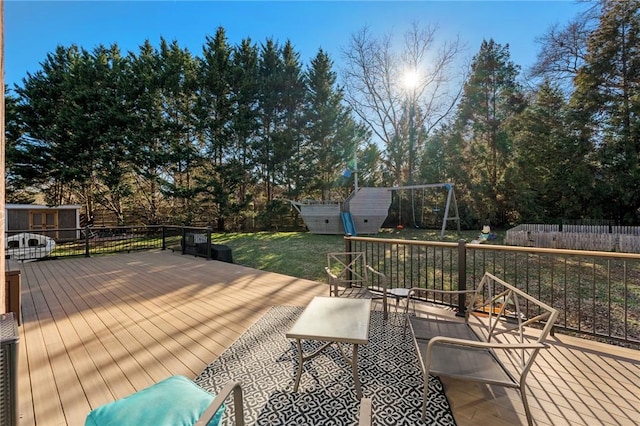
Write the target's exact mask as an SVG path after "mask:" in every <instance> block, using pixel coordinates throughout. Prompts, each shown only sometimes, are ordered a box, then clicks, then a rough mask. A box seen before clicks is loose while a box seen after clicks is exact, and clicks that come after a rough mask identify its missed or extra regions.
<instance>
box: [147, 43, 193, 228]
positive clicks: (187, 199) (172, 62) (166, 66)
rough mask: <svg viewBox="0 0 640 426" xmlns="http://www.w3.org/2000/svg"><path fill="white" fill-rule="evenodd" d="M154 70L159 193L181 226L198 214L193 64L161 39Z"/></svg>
mask: <svg viewBox="0 0 640 426" xmlns="http://www.w3.org/2000/svg"><path fill="white" fill-rule="evenodd" d="M159 58H160V61H159V65H160V68H159V70H158V73H159V78H160V91H159V95H160V101H161V105H162V117H163V119H164V122H163V130H164V132H165V133H164V136H163V143H164V147H163V149H165V150H166V152H167V154H168V158H167V159H168V162H167V169H166V170H165V175H164V176H165V177H164V179H163V192H164V194H165V195H166V196H168V197H169V198H170V199H173V200H175V201H176V203H177V204H176V205H175V206H174V212H173V213H174V215H175V217H178V218H179V220H180V221H181V222H183V223H185V224H190V223H192V222H193V220H194V218H195V217H196V216H197V214H198V212H197V211H196V210H197V209H198V206H199V204H198V200H197V199H196V195H197V193H198V189H197V188H196V187H195V177H194V173H195V171H196V170H197V168H198V167H199V166H200V165H201V161H202V156H201V154H202V137H201V135H200V134H199V133H198V128H197V126H196V120H195V109H196V107H195V105H196V90H195V88H196V87H195V86H196V81H197V79H196V62H195V60H194V58H193V56H192V55H191V53H190V52H189V51H188V50H187V49H182V48H181V47H180V46H179V45H178V43H177V42H176V41H174V42H172V43H171V44H169V43H167V41H166V40H164V39H161V41H160V50H159Z"/></svg>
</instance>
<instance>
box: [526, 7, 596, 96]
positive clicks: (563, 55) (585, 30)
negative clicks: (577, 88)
mask: <svg viewBox="0 0 640 426" xmlns="http://www.w3.org/2000/svg"><path fill="white" fill-rule="evenodd" d="M598 16H599V4H597V3H596V4H595V5H594V6H592V7H589V8H588V9H587V10H585V11H584V12H582V13H580V14H578V15H577V16H576V17H575V18H574V19H572V20H571V21H569V22H568V23H567V24H565V25H564V26H560V25H553V26H551V27H550V28H549V29H548V30H547V32H546V33H545V34H543V35H542V36H541V37H538V38H537V39H536V41H537V43H538V44H539V45H540V50H539V52H538V55H537V59H536V62H535V63H534V64H533V66H532V67H531V69H530V70H529V75H530V76H532V77H540V78H546V79H548V80H549V81H554V82H555V83H556V84H558V85H560V87H562V88H563V89H565V91H568V90H570V89H571V88H572V83H573V79H574V78H575V77H576V75H577V74H578V71H579V70H580V68H581V67H582V66H583V65H584V63H585V61H586V56H587V41H588V38H589V34H591V32H592V31H593V29H594V27H595V25H596V24H597V20H598Z"/></svg>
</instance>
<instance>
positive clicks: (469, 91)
mask: <svg viewBox="0 0 640 426" xmlns="http://www.w3.org/2000/svg"><path fill="white" fill-rule="evenodd" d="M518 72H519V67H518V66H516V65H515V64H514V63H513V62H511V59H510V54H509V45H505V46H502V45H500V44H498V43H496V42H495V41H493V40H489V41H486V40H484V41H483V42H482V45H481V46H480V51H479V52H478V54H477V55H476V56H475V57H474V58H473V61H472V64H471V73H470V76H469V79H468V80H467V81H466V83H465V85H464V91H463V95H462V98H461V100H460V104H459V105H458V111H457V116H456V124H455V126H456V129H455V131H456V133H457V135H456V136H454V137H453V139H452V144H453V147H451V148H452V152H455V153H457V155H459V156H460V159H459V160H460V162H459V163H458V165H459V167H460V168H461V172H462V173H461V174H460V175H459V182H460V183H462V184H463V186H464V187H465V189H466V193H467V194H466V195H467V196H468V198H469V202H470V203H471V204H472V206H473V208H475V210H476V212H477V214H478V218H477V219H479V220H481V221H485V222H487V221H489V222H491V223H494V224H496V225H502V224H504V223H505V222H506V220H507V209H506V205H505V190H506V188H505V172H506V170H507V169H508V167H509V166H510V161H511V154H512V141H511V140H510V138H509V135H508V133H507V131H506V124H507V123H508V120H509V119H510V118H511V117H513V116H514V115H515V114H517V113H518V112H520V111H521V109H522V107H523V105H524V100H523V96H522V92H521V89H520V86H519V85H518V83H517V82H516V77H517V76H518ZM456 145H457V147H456Z"/></svg>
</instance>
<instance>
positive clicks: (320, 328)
mask: <svg viewBox="0 0 640 426" xmlns="http://www.w3.org/2000/svg"><path fill="white" fill-rule="evenodd" d="M370 318H371V299H349V298H340V297H325V296H316V297H314V298H313V300H311V302H310V303H309V304H308V305H307V307H306V308H305V310H304V311H303V312H302V314H301V315H300V318H298V319H297V321H296V322H295V324H293V327H291V329H290V330H289V332H288V333H287V338H289V339H296V345H297V348H298V373H297V375H296V381H295V384H294V386H293V391H294V392H297V391H298V386H299V385H300V378H301V377H302V367H303V364H304V363H305V362H306V361H308V360H310V359H312V358H314V357H315V356H317V355H318V354H320V353H321V352H322V351H323V350H324V349H326V348H327V347H328V346H329V345H331V344H332V343H336V344H337V345H336V346H337V347H338V349H339V350H340V354H341V355H342V357H343V358H344V359H345V361H347V362H348V363H350V364H351V370H352V371H353V381H354V383H355V388H356V395H357V396H358V399H360V398H362V389H361V388H360V379H359V377H358V345H366V344H367V343H368V342H369V322H370ZM302 340H316V341H320V342H326V344H324V345H323V346H322V347H320V348H319V349H318V350H316V351H315V352H312V353H310V354H307V355H305V354H304V353H303V352H302V343H301V342H302ZM340 343H347V344H351V345H353V348H352V353H351V358H349V357H348V356H347V355H346V354H345V353H344V351H343V349H342V346H341V345H340Z"/></svg>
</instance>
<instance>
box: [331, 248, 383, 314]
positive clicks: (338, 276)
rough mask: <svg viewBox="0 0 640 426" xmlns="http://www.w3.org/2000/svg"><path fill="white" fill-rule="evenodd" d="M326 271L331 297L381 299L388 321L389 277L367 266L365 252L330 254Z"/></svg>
mask: <svg viewBox="0 0 640 426" xmlns="http://www.w3.org/2000/svg"><path fill="white" fill-rule="evenodd" d="M324 269H325V271H326V273H327V276H328V277H329V295H330V296H336V297H352V298H367V299H381V300H382V311H383V316H384V319H387V317H388V313H387V277H386V276H385V275H384V274H383V273H381V272H378V271H376V270H375V269H374V268H373V267H372V266H371V265H369V264H367V257H366V255H365V253H364V252H359V251H352V252H339V253H328V254H327V266H326V267H325V268H324Z"/></svg>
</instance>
